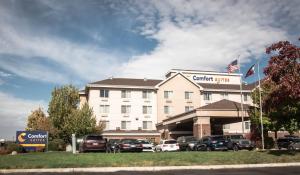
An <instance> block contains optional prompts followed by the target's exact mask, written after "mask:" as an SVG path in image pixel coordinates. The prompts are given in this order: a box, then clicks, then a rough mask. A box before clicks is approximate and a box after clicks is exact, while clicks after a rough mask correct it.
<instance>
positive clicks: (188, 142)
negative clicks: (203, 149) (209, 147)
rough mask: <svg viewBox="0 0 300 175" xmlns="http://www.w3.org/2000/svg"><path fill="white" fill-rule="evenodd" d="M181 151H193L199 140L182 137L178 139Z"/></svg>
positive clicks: (191, 137)
mask: <svg viewBox="0 0 300 175" xmlns="http://www.w3.org/2000/svg"><path fill="white" fill-rule="evenodd" d="M177 142H178V144H179V149H180V150H181V151H193V150H195V145H196V144H197V142H198V140H197V139H196V138H195V137H194V136H181V137H178V138H177Z"/></svg>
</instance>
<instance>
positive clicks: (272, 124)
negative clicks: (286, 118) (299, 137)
mask: <svg viewBox="0 0 300 175" xmlns="http://www.w3.org/2000/svg"><path fill="white" fill-rule="evenodd" d="M272 88H274V84H273V83H271V82H267V80H263V81H261V96H262V102H263V101H264V99H265V98H267V97H268V95H269V93H270V92H271V90H272ZM251 98H252V99H253V104H254V106H253V107H250V110H249V116H250V120H251V123H252V132H253V136H254V137H256V138H260V137H261V126H260V110H259V107H260V103H259V88H258V87H257V88H255V89H254V90H253V91H252V93H251ZM277 114H278V113H276V111H273V115H277ZM262 117H263V125H264V134H265V135H266V136H267V131H274V132H275V137H277V131H279V130H280V129H281V128H282V127H283V124H282V123H281V122H279V121H278V120H272V118H270V117H269V116H268V115H267V114H266V112H265V111H264V109H263V113H262Z"/></svg>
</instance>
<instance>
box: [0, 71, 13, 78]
mask: <svg viewBox="0 0 300 175" xmlns="http://www.w3.org/2000/svg"><path fill="white" fill-rule="evenodd" d="M10 76H12V74H10V73H7V72H3V71H0V77H10Z"/></svg>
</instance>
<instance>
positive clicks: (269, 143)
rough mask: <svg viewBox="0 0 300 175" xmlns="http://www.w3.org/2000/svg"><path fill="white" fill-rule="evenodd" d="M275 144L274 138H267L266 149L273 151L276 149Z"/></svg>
mask: <svg viewBox="0 0 300 175" xmlns="http://www.w3.org/2000/svg"><path fill="white" fill-rule="evenodd" d="M274 146H275V142H274V140H273V138H272V137H265V148H266V149H271V148H274Z"/></svg>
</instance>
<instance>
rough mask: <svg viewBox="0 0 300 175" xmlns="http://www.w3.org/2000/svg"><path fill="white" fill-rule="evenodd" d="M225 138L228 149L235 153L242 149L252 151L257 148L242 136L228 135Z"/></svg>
mask: <svg viewBox="0 0 300 175" xmlns="http://www.w3.org/2000/svg"><path fill="white" fill-rule="evenodd" d="M225 138H226V139H227V140H228V144H227V147H228V149H231V150H233V151H238V150H241V149H247V150H249V151H251V150H253V149H254V148H255V145H254V144H253V143H252V142H251V141H250V140H248V139H246V138H244V137H243V135H241V134H235V135H226V136H225Z"/></svg>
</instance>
